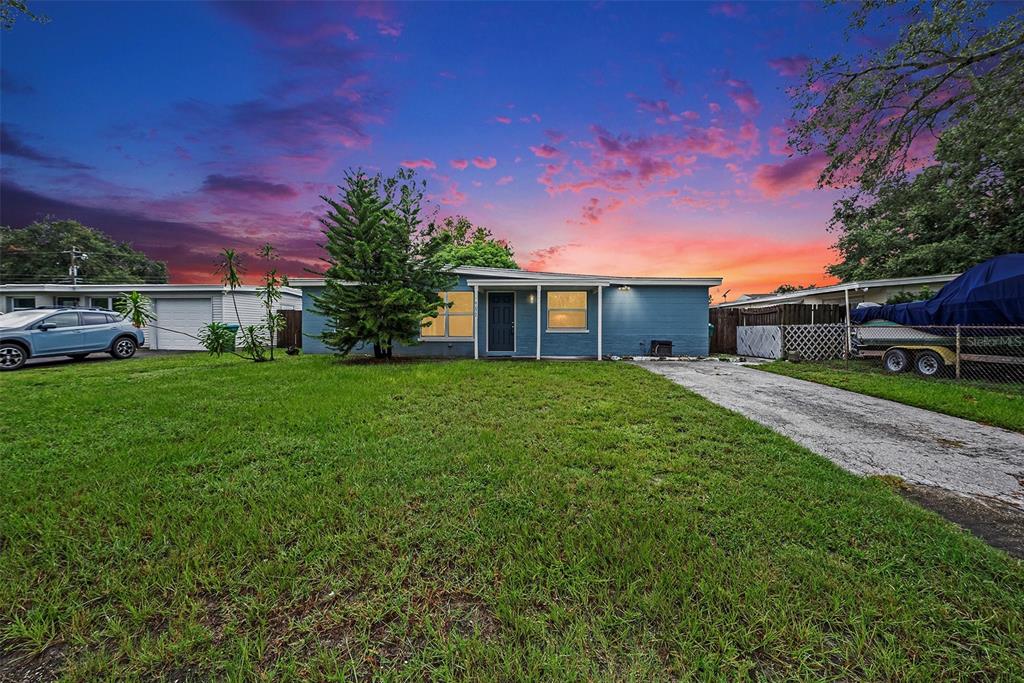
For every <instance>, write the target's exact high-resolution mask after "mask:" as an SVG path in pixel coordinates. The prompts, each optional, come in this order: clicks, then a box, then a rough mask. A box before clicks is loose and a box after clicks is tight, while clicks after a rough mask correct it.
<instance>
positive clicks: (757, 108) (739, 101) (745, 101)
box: [725, 78, 761, 116]
mask: <svg viewBox="0 0 1024 683" xmlns="http://www.w3.org/2000/svg"><path fill="white" fill-rule="evenodd" d="M725 84H726V85H727V86H729V93H728V95H729V99H731V100H732V101H733V103H734V104H735V105H736V106H737V107H739V110H740V111H741V112H743V113H744V114H747V115H748V116H757V115H758V114H759V113H760V112H761V102H760V101H759V100H758V99H757V97H756V96H755V95H754V90H753V89H752V88H751V87H750V84H749V83H747V82H746V81H741V80H738V79H735V78H730V79H729V80H727V81H726V82H725Z"/></svg>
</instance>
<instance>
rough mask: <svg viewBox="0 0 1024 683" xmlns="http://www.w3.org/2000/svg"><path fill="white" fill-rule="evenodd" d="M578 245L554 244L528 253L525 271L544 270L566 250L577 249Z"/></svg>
mask: <svg viewBox="0 0 1024 683" xmlns="http://www.w3.org/2000/svg"><path fill="white" fill-rule="evenodd" d="M578 246H580V245H578V244H556V245H552V246H550V247H545V248H543V249H534V250H533V251H531V252H530V260H529V261H527V262H526V265H525V268H526V270H545V269H547V268H548V267H549V264H550V262H551V261H552V260H554V259H555V258H557V257H558V256H560V255H562V254H563V253H564V252H565V251H566V250H567V249H572V248H574V247H578Z"/></svg>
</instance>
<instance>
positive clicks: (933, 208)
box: [790, 0, 1024, 281]
mask: <svg viewBox="0 0 1024 683" xmlns="http://www.w3.org/2000/svg"><path fill="white" fill-rule="evenodd" d="M996 15H1000V16H996ZM898 21H900V22H903V23H902V26H901V28H900V29H899V31H900V32H899V37H898V38H897V40H896V41H895V42H894V43H893V44H892V45H891V46H889V47H888V48H886V49H878V50H869V51H867V52H864V53H860V54H855V55H852V56H845V57H844V56H839V55H837V56H834V57H831V58H829V59H826V60H823V61H819V62H815V63H813V64H812V65H811V67H810V68H809V69H808V73H807V82H806V84H805V86H804V87H803V88H801V89H800V90H799V91H797V92H794V94H793V96H794V101H795V110H796V114H795V117H796V119H797V123H796V126H795V128H794V131H793V135H792V137H791V139H790V142H791V144H792V145H793V146H794V148H795V149H796V150H797V151H798V152H800V153H803V154H815V153H817V154H823V155H824V157H825V158H826V159H827V165H826V166H825V168H824V170H823V172H822V174H821V177H820V179H819V183H820V184H821V185H829V186H840V187H846V188H848V189H850V190H851V192H850V193H849V195H848V196H846V197H845V198H843V199H841V200H840V201H838V202H837V203H836V205H835V211H834V214H833V218H832V221H831V223H830V230H832V231H834V232H836V233H838V235H839V238H838V241H837V243H836V245H835V248H836V250H837V251H838V252H839V255H840V257H841V262H840V263H838V264H836V265H833V266H830V267H829V269H828V270H829V272H830V273H831V274H833V275H835V276H837V277H839V278H840V279H842V280H844V281H849V280H854V279H867V278H882V277H900V276H912V275H928V274H936V273H949V272H957V271H961V270H964V269H965V268H968V267H970V266H972V265H974V264H976V263H978V262H980V261H983V260H985V259H987V258H991V257H992V256H995V255H998V254H1002V253H1007V252H1012V251H1020V250H1024V217H1022V201H1024V199H1022V198H1024V192H1022V185H1024V146H1022V145H1024V104H1022V98H1021V93H1022V92H1024V8H1022V7H1021V6H1020V5H1008V4H998V3H997V4H995V5H992V4H989V3H976V2H964V1H962V0H936V1H935V2H925V1H924V0H918V1H917V2H915V3H913V4H911V5H905V4H903V3H898V2H896V1H895V0H869V1H868V2H864V3H862V4H861V5H860V6H859V7H858V9H857V10H856V11H855V12H854V14H853V19H852V21H851V24H850V26H849V28H848V31H847V38H848V40H850V39H853V38H855V37H856V35H855V34H859V33H862V32H864V31H866V30H871V29H874V28H876V27H877V26H878V25H879V24H882V25H883V26H890V25H891V24H893V23H895V22H898ZM936 140H937V142H936ZM933 145H934V160H932V159H931V158H930V157H931V150H932V147H933ZM933 161H934V163H932V162H933Z"/></svg>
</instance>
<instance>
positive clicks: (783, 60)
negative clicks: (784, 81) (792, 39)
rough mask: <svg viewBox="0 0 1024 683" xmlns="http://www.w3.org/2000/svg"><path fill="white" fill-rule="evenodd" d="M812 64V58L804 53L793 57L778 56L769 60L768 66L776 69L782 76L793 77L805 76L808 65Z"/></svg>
mask: <svg viewBox="0 0 1024 683" xmlns="http://www.w3.org/2000/svg"><path fill="white" fill-rule="evenodd" d="M810 64H811V58H810V57H805V56H804V55H796V56H793V57H777V58H775V59H769V60H768V66H770V67H771V68H773V69H775V71H777V72H778V74H779V75H780V76H786V77H792V76H803V75H804V74H805V73H806V72H807V67H808V66H810Z"/></svg>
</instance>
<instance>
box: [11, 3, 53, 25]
mask: <svg viewBox="0 0 1024 683" xmlns="http://www.w3.org/2000/svg"><path fill="white" fill-rule="evenodd" d="M18 17H25V18H26V19H28V20H29V21H37V22H39V23H40V24H45V23H47V22H49V21H50V19H49V17H47V16H45V15H42V14H36V13H35V12H33V11H32V10H30V9H29V8H28V3H27V2H25V0H0V29H3V30H4V31H10V30H11V29H12V28H14V22H15V21H16V20H17V19H18Z"/></svg>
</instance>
